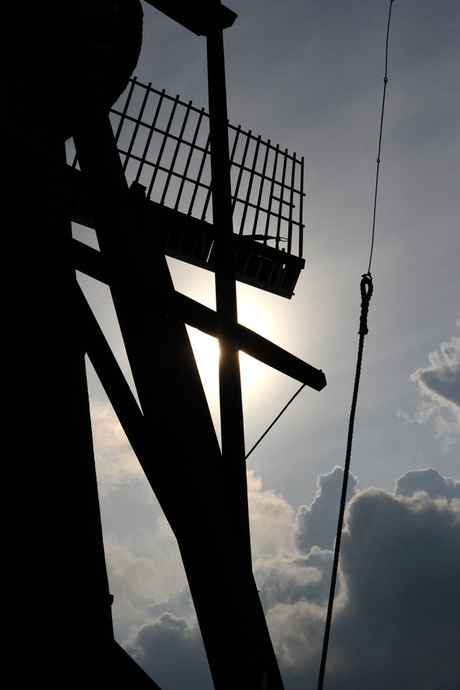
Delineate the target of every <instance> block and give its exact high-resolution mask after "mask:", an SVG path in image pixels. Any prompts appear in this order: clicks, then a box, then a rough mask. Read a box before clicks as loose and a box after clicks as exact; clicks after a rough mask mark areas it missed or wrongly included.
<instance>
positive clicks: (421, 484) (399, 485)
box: [396, 467, 460, 501]
mask: <svg viewBox="0 0 460 690" xmlns="http://www.w3.org/2000/svg"><path fill="white" fill-rule="evenodd" d="M417 491H425V492H426V494H427V496H428V497H429V498H447V499H448V500H449V501H450V500H451V499H452V498H460V481H457V480H455V479H452V478H450V477H443V476H442V475H441V474H440V473H439V472H438V471H437V470H434V469H432V468H431V467H430V468H427V469H425V470H412V471H410V472H406V474H404V475H403V476H402V477H399V479H397V480H396V495H401V496H413V495H414V494H415V493H416V492H417Z"/></svg>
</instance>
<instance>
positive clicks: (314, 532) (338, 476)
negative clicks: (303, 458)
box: [295, 467, 358, 553]
mask: <svg viewBox="0 0 460 690" xmlns="http://www.w3.org/2000/svg"><path fill="white" fill-rule="evenodd" d="M342 483H343V470H342V469H341V468H340V467H334V469H333V470H332V472H329V474H320V475H319V477H318V480H317V486H318V489H317V491H316V495H315V498H314V500H313V503H311V505H309V506H306V505H303V506H300V508H299V510H298V512H297V515H296V518H295V526H296V530H295V542H296V546H297V548H298V549H299V551H301V552H302V553H308V552H309V551H310V549H311V547H312V546H319V547H321V548H326V549H331V548H332V547H333V545H334V539H335V536H336V533H337V520H338V514H339V504H340V497H341V494H342ZM357 484H358V482H357V480H356V478H355V477H354V476H353V475H350V476H349V479H348V490H347V499H348V500H349V499H350V498H351V497H352V496H354V494H355V492H356V487H357Z"/></svg>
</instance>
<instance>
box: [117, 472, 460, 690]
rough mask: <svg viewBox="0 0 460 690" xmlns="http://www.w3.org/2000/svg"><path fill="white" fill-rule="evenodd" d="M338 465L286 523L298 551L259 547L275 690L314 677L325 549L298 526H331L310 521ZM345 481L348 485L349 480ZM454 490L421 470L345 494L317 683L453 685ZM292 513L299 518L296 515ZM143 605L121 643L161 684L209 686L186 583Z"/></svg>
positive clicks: (191, 688)
mask: <svg viewBox="0 0 460 690" xmlns="http://www.w3.org/2000/svg"><path fill="white" fill-rule="evenodd" d="M341 475H342V471H341V470H338V468H336V469H335V470H333V471H332V472H330V473H329V474H326V475H323V476H322V477H320V478H319V480H318V493H317V496H316V497H315V500H314V501H313V503H312V504H311V506H310V507H309V508H308V509H306V510H305V511H303V512H301V511H299V513H298V515H297V518H296V520H295V522H294V521H292V522H291V529H292V531H293V532H294V533H295V534H296V535H297V543H298V544H299V546H300V550H298V549H296V548H295V546H293V542H292V541H291V547H290V548H281V549H279V550H278V552H277V553H275V554H273V555H267V554H266V553H265V555H263V554H262V555H260V556H259V558H257V560H256V562H255V563H254V573H255V578H256V582H257V586H258V588H259V590H260V597H261V601H262V604H263V606H264V610H265V611H266V615H267V622H268V626H269V629H270V634H271V637H272V641H273V645H274V648H275V651H276V654H277V657H278V660H279V663H280V668H281V673H282V676H283V680H284V684H285V690H304V689H305V687H315V686H316V683H317V677H318V671H319V663H320V658H321V646H322V642H323V635H324V623H325V616H326V605H327V599H328V595H329V584H330V571H331V562H332V552H331V550H329V549H324V548H320V546H318V545H314V546H312V547H311V548H310V549H309V552H308V553H304V552H302V549H304V548H306V546H305V544H307V540H306V539H305V540H303V541H302V540H301V539H300V538H299V534H300V535H301V534H302V529H301V528H304V533H305V534H306V535H310V537H309V538H310V543H311V541H312V537H311V535H312V534H317V535H318V538H317V541H320V542H321V543H323V544H324V543H326V541H327V539H326V534H328V535H329V537H328V538H329V540H330V541H333V532H334V530H335V526H334V530H333V531H332V532H331V530H330V528H329V527H326V530H325V531H323V532H321V530H320V528H319V521H320V516H321V515H323V511H325V510H326V506H328V507H329V509H330V510H331V509H332V508H334V509H335V508H336V501H337V493H338V488H339V485H340V484H341ZM351 488H352V491H353V492H356V479H353V482H352V484H351ZM458 489H459V482H456V481H454V480H450V479H445V478H444V477H442V476H441V475H440V474H439V473H438V472H437V471H436V470H433V469H426V470H418V471H414V472H408V473H406V474H405V475H403V476H402V477H400V478H399V479H398V480H397V483H396V492H397V493H396V494H391V493H389V492H387V491H383V490H379V489H375V488H370V489H366V490H364V491H362V492H360V493H357V494H356V495H355V496H354V498H353V499H352V500H350V503H349V506H348V509H347V516H346V518H347V519H346V530H345V531H344V534H343V538H342V549H341V556H340V573H339V581H340V582H339V585H340V586H339V587H338V589H337V595H336V600H335V605H334V616H333V623H332V632H331V639H330V645H329V656H328V665H327V675H326V685H327V686H328V687H329V686H330V687H333V688H334V689H335V690H349V689H350V688H353V690H368V689H369V688H372V689H373V690H387V688H404V690H446V689H447V688H448V689H449V690H450V688H452V689H453V688H455V687H457V686H458V678H459V677H460V657H459V655H458V649H460V626H459V625H458V621H459V620H460V588H459V587H458V582H459V581H460V558H459V546H460V501H459V499H458ZM263 493H264V492H263V491H262V490H261V489H260V494H261V497H260V500H261V502H262V504H263V507H264V511H263V512H264V514H266V513H267V511H269V510H270V506H272V509H273V514H277V515H278V514H280V506H279V505H278V503H277V502H276V501H274V500H273V496H272V495H271V494H269V495H268V496H267V500H264V501H262V498H263V496H262V494H263ZM268 499H270V500H268ZM280 500H281V499H280ZM322 502H323V503H324V505H323V506H321V503H322ZM285 512H286V511H281V514H282V515H285ZM291 514H292V513H291ZM299 515H300V516H301V517H302V518H304V517H305V515H308V516H310V517H309V518H307V520H305V521H304V522H301V523H300V525H299ZM312 515H313V517H311V516H312ZM256 524H259V521H256ZM315 530H316V531H315ZM328 530H329V531H328ZM282 543H283V544H284V543H287V542H284V539H283V540H282ZM149 613H150V616H151V617H152V618H154V617H156V618H155V620H150V621H149V622H147V623H145V624H144V625H141V626H137V627H133V628H132V631H131V635H130V637H129V639H128V640H126V641H125V642H124V643H123V646H124V647H125V649H126V650H127V651H128V652H129V653H130V654H131V655H132V656H133V657H134V658H135V659H136V661H137V662H138V663H139V664H140V665H141V666H142V667H143V668H144V669H145V670H146V671H147V672H148V673H149V674H150V675H151V676H152V678H154V680H155V681H156V682H157V683H158V684H159V685H160V687H164V688H166V689H167V690H211V688H212V682H211V678H210V674H209V671H208V667H207V663H206V658H205V653H204V649H203V645H202V641H201V638H200V634H199V629H198V625H197V622H196V619H195V615H194V612H193V607H192V604H191V601H190V595H189V590H188V588H187V587H185V588H183V589H181V590H180V591H178V592H176V594H174V595H173V596H171V597H170V598H169V600H168V601H167V602H166V603H164V604H150V607H149ZM222 622H223V624H225V611H223V613H222Z"/></svg>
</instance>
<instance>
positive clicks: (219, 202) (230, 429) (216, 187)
mask: <svg viewBox="0 0 460 690" xmlns="http://www.w3.org/2000/svg"><path fill="white" fill-rule="evenodd" d="M215 5H216V10H218V8H219V7H220V0H216V3H215ZM207 60H208V93H209V119H210V137H211V175H212V186H211V188H212V209H213V225H214V228H215V257H216V260H215V262H216V263H215V286H216V311H217V318H218V330H219V349H220V353H219V396H220V419H221V434H222V455H223V458H224V473H225V477H226V479H225V484H226V490H227V496H228V505H229V510H230V512H231V515H232V519H233V520H234V523H235V527H236V529H237V533H238V534H239V537H240V540H241V545H242V550H243V553H244V557H245V558H247V561H248V566H249V567H250V568H251V546H250V535H249V516H248V501H247V479H246V461H245V451H244V425H243V403H242V396H241V380H240V365H239V351H238V348H237V347H236V346H235V344H234V342H233V341H234V332H235V327H236V324H237V322H238V317H237V299H236V283H235V266H234V263H235V262H234V241H233V224H232V198H231V182H230V155H229V145H228V117H227V97H226V84H225V63H224V44H223V31H222V29H221V28H220V27H219V24H218V22H217V21H214V22H211V28H210V30H209V32H208V34H207Z"/></svg>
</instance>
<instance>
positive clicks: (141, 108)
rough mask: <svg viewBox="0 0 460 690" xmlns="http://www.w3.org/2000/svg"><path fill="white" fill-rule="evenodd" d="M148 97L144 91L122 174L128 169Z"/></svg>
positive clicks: (147, 93)
mask: <svg viewBox="0 0 460 690" xmlns="http://www.w3.org/2000/svg"><path fill="white" fill-rule="evenodd" d="M148 97H149V92H148V90H146V92H145V94H144V98H143V99H142V103H141V107H140V109H139V114H138V116H137V120H136V124H135V125H134V131H133V134H132V136H131V141H130V142H129V146H128V148H127V150H126V157H125V160H124V163H123V171H124V172H126V168H127V167H128V163H129V159H130V156H131V151H132V150H133V146H134V141H135V139H136V137H137V133H138V131H139V127H140V124H141V120H142V115H143V114H144V110H145V106H146V105H147V100H148Z"/></svg>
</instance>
